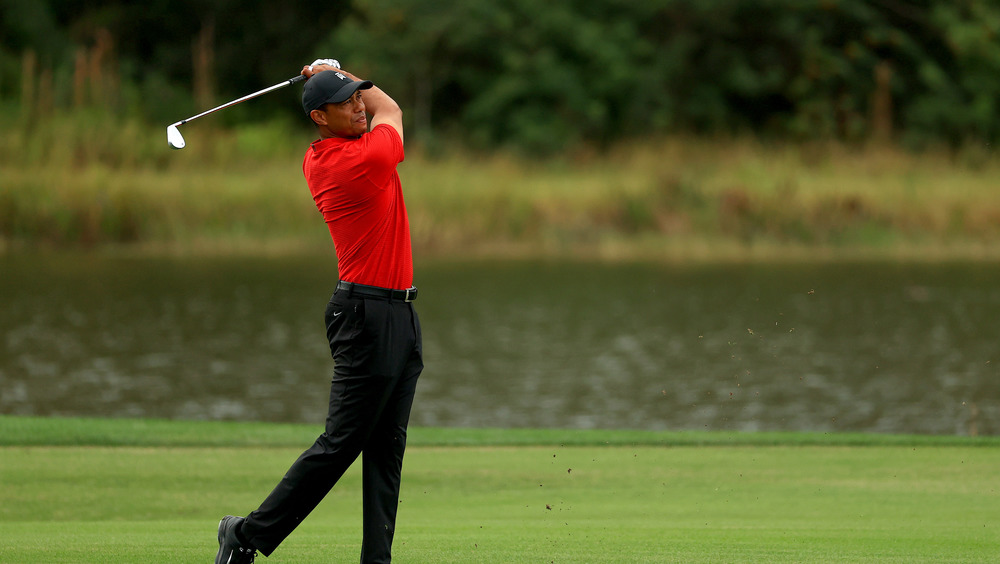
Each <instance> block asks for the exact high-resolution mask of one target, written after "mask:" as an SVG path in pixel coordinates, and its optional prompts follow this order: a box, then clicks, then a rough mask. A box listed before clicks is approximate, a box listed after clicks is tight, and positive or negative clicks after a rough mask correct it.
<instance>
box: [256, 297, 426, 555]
mask: <svg viewBox="0 0 1000 564" xmlns="http://www.w3.org/2000/svg"><path fill="white" fill-rule="evenodd" d="M326 333H327V337H328V338H329V340H330V352H331V354H332V355H333V359H334V376H333V382H332V385H331V387H330V409H329V413H328V414H327V419H326V431H325V432H324V433H323V434H322V435H320V437H319V438H318V439H316V442H315V443H314V444H313V445H312V447H310V448H309V449H308V450H306V451H305V452H304V453H302V456H300V457H299V458H298V460H296V461H295V462H294V463H293V464H292V466H291V468H289V469H288V472H287V473H286V474H285V476H284V478H282V479H281V482H280V483H278V485H277V487H275V488H274V491H272V492H271V494H270V495H269V496H268V497H267V499H265V500H264V502H263V503H262V504H261V506H260V508H258V509H257V510H256V511H254V512H252V513H251V514H250V515H248V516H247V518H246V521H245V522H244V525H243V529H242V531H243V534H244V535H245V536H246V537H247V538H248V539H249V540H250V541H251V542H252V543H253V545H254V547H256V548H257V550H259V551H260V552H262V553H263V554H264V555H265V556H267V555H270V554H271V552H272V551H274V549H275V548H277V546H278V545H279V544H280V543H281V541H283V540H284V539H285V537H287V536H288V535H289V534H290V533H291V532H292V530H294V529H295V527H296V526H297V525H298V524H299V523H300V522H302V520H303V519H304V518H305V517H306V515H308V514H309V512H310V511H312V510H313V509H314V508H315V507H316V505H318V504H319V502H320V500H322V499H323V497H324V496H326V494H327V493H328V492H329V491H330V489H331V488H332V487H333V486H334V484H336V483H337V480H339V479H340V477H341V476H343V474H344V472H345V471H347V469H348V467H350V465H351V464H352V463H353V462H354V461H355V459H357V457H358V455H359V454H361V456H362V480H363V486H362V488H363V510H362V511H363V521H364V529H363V540H362V547H361V562H362V563H376V562H378V563H385V562H389V561H390V559H391V549H392V537H393V534H394V532H395V526H396V508H397V506H398V505H399V482H400V473H401V471H402V466H403V451H404V449H405V448H406V426H407V423H408V421H409V418H410V406H411V405H412V404H413V394H414V391H415V390H416V385H417V378H418V377H419V376H420V372H421V370H422V369H423V358H422V346H421V338H420V321H419V320H418V318H417V314H416V311H414V310H413V306H412V304H410V303H406V302H403V301H395V300H393V301H390V300H388V299H378V298H368V297H361V296H357V295H349V294H348V292H347V291H344V290H338V291H337V292H336V293H334V295H333V297H332V298H331V299H330V303H329V305H328V306H327V308H326Z"/></svg>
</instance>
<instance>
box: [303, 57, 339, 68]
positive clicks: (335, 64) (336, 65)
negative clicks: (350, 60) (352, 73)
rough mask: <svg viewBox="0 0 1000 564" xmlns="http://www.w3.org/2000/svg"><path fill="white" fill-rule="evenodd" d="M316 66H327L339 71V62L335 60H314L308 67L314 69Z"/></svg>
mask: <svg viewBox="0 0 1000 564" xmlns="http://www.w3.org/2000/svg"><path fill="white" fill-rule="evenodd" d="M316 65H327V66H331V67H334V68H338V69H339V68H340V61H338V60H337V59H316V60H315V61H313V62H312V63H310V64H309V66H310V67H314V66H316Z"/></svg>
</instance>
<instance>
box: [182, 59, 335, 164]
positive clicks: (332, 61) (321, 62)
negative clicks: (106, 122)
mask: <svg viewBox="0 0 1000 564" xmlns="http://www.w3.org/2000/svg"><path fill="white" fill-rule="evenodd" d="M312 64H313V65H330V66H332V67H336V68H338V69H339V68H340V63H339V62H337V60H336V59H316V60H315V61H313V63H312ZM305 79H306V77H305V76H304V75H301V74H300V75H296V76H295V77H292V78H289V79H288V80H286V81H284V82H279V83H278V84H275V85H274V86H270V87H268V88H265V89H263V90H258V91H257V92H254V93H253V94H247V95H246V96H244V97H242V98H237V99H236V100H233V101H232V102H226V103H225V104H222V105H221V106H219V107H216V108H212V109H211V110H207V111H204V112H201V113H200V114H198V115H196V116H191V117H189V118H187V119H182V120H181V121H179V122H177V123H172V124H170V125H168V126H167V144H168V145H170V146H171V147H172V148H174V149H183V148H184V146H185V145H186V144H187V143H185V142H184V136H183V135H181V132H180V130H179V129H177V126H179V125H184V124H185V123H187V122H189V121H191V120H196V119H198V118H200V117H202V116H207V115H208V114H210V113H213V112H217V111H219V110H221V109H223V108H228V107H229V106H235V105H236V104H239V103H240V102H246V101H247V100H250V99H253V98H256V97H258V96H261V95H263V94H267V93H268V92H271V91H274V90H278V89H279V88H284V87H286V86H288V85H290V84H295V83H296V82H302V81H303V80H305Z"/></svg>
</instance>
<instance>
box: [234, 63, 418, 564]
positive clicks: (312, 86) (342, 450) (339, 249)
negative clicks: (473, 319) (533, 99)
mask: <svg viewBox="0 0 1000 564" xmlns="http://www.w3.org/2000/svg"><path fill="white" fill-rule="evenodd" d="M302 74H303V75H305V76H306V77H307V78H308V80H307V81H306V83H305V88H304V90H303V92H302V106H303V109H305V112H306V114H307V115H308V116H309V117H310V118H311V119H312V121H313V122H314V123H315V124H316V127H317V128H318V130H319V136H320V138H319V139H318V140H316V141H315V142H313V143H312V145H310V146H309V148H308V149H307V150H306V154H305V159H304V160H303V163H302V171H303V173H304V174H305V177H306V183H307V184H308V186H309V191H310V192H312V196H313V199H314V200H315V201H316V207H317V208H319V211H320V212H321V213H322V215H323V218H324V219H325V220H326V223H327V225H328V226H329V229H330V235H331V236H332V237H333V242H334V246H335V249H336V254H337V268H338V271H339V277H340V281H339V282H338V283H337V286H336V291H335V292H334V294H333V297H332V298H331V299H330V303H329V304H328V305H327V307H326V335H327V338H328V339H329V341H330V352H331V354H332V355H333V360H334V369H333V381H332V385H331V389H330V407H329V411H328V413H327V417H326V431H325V432H324V433H323V434H322V435H320V436H319V438H318V439H316V442H315V443H314V444H313V445H312V447H310V448H309V449H308V450H306V451H305V452H304V453H302V455H301V456H300V457H299V458H298V460H296V461H295V462H294V463H293V464H292V466H291V468H289V469H288V472H287V473H286V474H285V476H284V478H282V479H281V481H280V482H279V483H278V485H277V486H276V487H275V488H274V491H272V492H271V494H270V495H269V496H268V497H267V499H265V500H264V502H263V503H261V505H260V507H259V508H258V509H257V510H256V511H253V512H251V513H250V514H249V515H247V516H246V518H245V519H244V518H240V517H233V516H231V515H230V516H226V517H225V518H223V519H222V521H221V522H220V523H219V552H218V555H217V556H216V558H215V562H216V564H223V563H228V564H237V563H247V562H253V560H254V556H255V555H256V551H260V552H261V553H263V554H264V555H265V556H268V555H270V554H271V552H273V551H274V549H275V548H277V547H278V545H279V544H281V541H282V540H284V539H285V537H287V536H288V535H289V534H290V533H291V532H292V530H294V529H295V527H296V526H297V525H298V524H299V523H301V522H302V520H303V519H305V518H306V516H307V515H309V512H310V511H312V510H313V508H315V507H316V505H317V504H319V502H320V500H322V499H323V497H324V496H325V495H326V494H327V493H328V492H329V491H330V488H332V487H333V485H334V484H336V483H337V480H339V479H340V477H341V476H342V475H343V474H344V472H345V471H346V470H347V468H348V467H349V466H350V465H351V463H353V462H354V461H355V459H356V458H357V457H358V455H361V458H362V480H363V485H362V489H363V503H362V505H363V507H362V516H363V523H364V524H363V538H362V543H361V562H362V563H387V562H389V561H390V560H391V558H392V554H391V549H392V538H393V533H394V532H395V528H396V508H397V506H398V504H399V483H400V473H401V470H402V465H403V451H404V449H405V447H406V426H407V422H408V421H409V418H410V406H411V405H412V403H413V394H414V391H415V389H416V384H417V378H418V377H419V375H420V372H421V370H422V369H423V359H422V352H421V351H422V346H421V339H420V322H419V320H418V319H417V314H416V312H415V311H414V309H413V305H412V303H411V302H412V301H413V300H414V299H415V298H416V297H417V289H416V288H415V287H413V259H412V254H411V252H410V228H409V220H408V219H407V215H406V208H405V206H404V205H403V192H402V187H401V185H400V182H399V175H398V174H397V172H396V166H397V165H398V164H399V163H400V162H402V160H403V121H402V116H403V114H402V111H401V110H400V109H399V106H398V105H397V104H396V102H394V101H393V100H392V98H390V97H389V96H388V95H387V94H386V93H385V92H383V91H382V90H380V89H379V88H378V87H376V86H374V85H373V84H372V83H371V82H370V81H367V80H360V79H358V78H357V77H356V76H354V75H353V74H351V73H349V72H346V71H344V70H340V69H338V68H336V67H332V66H325V65H315V66H307V67H304V68H303V69H302ZM366 111H367V112H368V113H370V114H371V128H370V130H369V127H368V125H369V123H368V119H367V117H366V115H365V114H366Z"/></svg>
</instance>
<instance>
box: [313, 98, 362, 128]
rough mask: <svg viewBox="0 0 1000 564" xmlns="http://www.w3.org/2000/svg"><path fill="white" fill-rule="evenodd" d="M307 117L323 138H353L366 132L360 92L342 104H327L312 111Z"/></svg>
mask: <svg viewBox="0 0 1000 564" xmlns="http://www.w3.org/2000/svg"><path fill="white" fill-rule="evenodd" d="M309 116H310V117H311V118H312V119H313V121H314V122H316V125H318V126H319V129H320V133H321V135H322V136H323V137H324V138H325V137H346V138H354V137H360V136H362V135H363V134H364V133H365V132H367V131H368V117H367V116H365V103H364V101H363V100H362V99H361V90H358V91H357V92H355V93H354V95H353V96H351V97H350V98H348V99H347V100H344V101H343V102H339V103H329V104H326V105H324V106H323V107H321V108H320V109H318V110H313V111H312V112H311V113H310V114H309Z"/></svg>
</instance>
